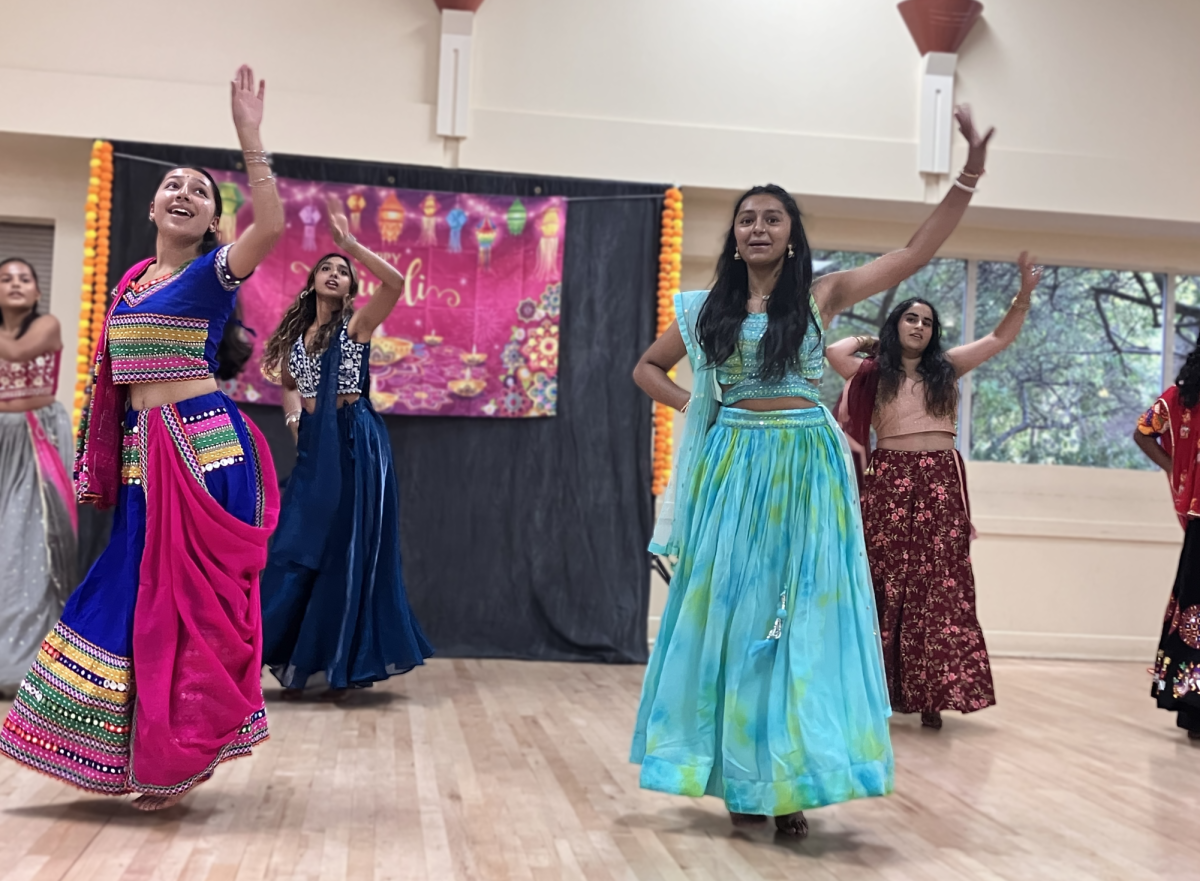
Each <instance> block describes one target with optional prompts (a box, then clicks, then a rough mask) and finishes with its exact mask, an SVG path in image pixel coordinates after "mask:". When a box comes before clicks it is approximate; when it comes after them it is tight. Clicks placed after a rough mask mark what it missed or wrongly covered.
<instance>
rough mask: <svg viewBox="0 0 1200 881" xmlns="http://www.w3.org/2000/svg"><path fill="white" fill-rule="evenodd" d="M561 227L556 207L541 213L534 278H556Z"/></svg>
mask: <svg viewBox="0 0 1200 881" xmlns="http://www.w3.org/2000/svg"><path fill="white" fill-rule="evenodd" d="M561 228H562V215H561V214H559V212H558V209H557V208H550V209H548V210H547V211H546V213H545V214H543V215H542V240H541V241H540V242H538V253H537V266H536V267H535V268H534V270H533V277H534V278H538V279H543V280H547V281H555V280H556V279H557V278H558V231H559V229H561Z"/></svg>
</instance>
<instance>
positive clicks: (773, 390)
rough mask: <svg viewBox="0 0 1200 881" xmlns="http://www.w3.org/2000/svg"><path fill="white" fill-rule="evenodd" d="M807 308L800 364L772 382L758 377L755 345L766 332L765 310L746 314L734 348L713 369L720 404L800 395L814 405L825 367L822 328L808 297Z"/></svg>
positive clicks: (819, 395) (756, 345) (813, 305)
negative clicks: (731, 352) (719, 393)
mask: <svg viewBox="0 0 1200 881" xmlns="http://www.w3.org/2000/svg"><path fill="white" fill-rule="evenodd" d="M809 307H810V309H811V314H810V316H809V320H808V332H807V333H806V334H805V335H804V341H803V342H802V343H801V344H800V364H799V366H798V367H793V368H790V369H789V370H788V371H787V373H785V374H784V376H783V378H782V379H778V380H772V381H766V380H763V379H761V378H759V376H758V365H759V363H760V359H759V355H758V345H759V342H760V341H761V340H762V338H763V334H764V333H766V332H767V316H766V313H751V314H748V315H747V316H746V320H745V321H743V322H742V333H741V337H740V338H739V340H738V345H737V348H736V349H734V351H733V354H732V355H730V356H729V359H728V360H727V361H726V362H725V363H724V364H720V365H718V366H717V368H716V372H717V382H718V383H720V384H721V388H722V390H723V391H722V395H721V403H722V404H724V405H726V406H729V405H732V404H736V403H738V402H739V401H747V400H751V399H753V398H768V399H769V398H804V399H806V400H809V401H812V402H813V403H814V404H819V403H820V402H821V392H820V388H819V383H820V381H821V374H822V373H823V372H824V370H825V329H824V327H823V326H822V324H821V317H820V313H819V312H818V311H817V308H816V306H815V304H814V303H813V302H812V300H811V298H810V299H809Z"/></svg>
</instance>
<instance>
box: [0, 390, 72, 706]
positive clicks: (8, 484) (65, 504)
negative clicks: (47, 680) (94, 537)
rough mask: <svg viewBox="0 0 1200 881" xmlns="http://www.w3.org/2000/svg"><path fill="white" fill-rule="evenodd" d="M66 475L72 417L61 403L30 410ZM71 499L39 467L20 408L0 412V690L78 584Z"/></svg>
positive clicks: (14, 678) (13, 681) (21, 668)
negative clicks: (16, 411)
mask: <svg viewBox="0 0 1200 881" xmlns="http://www.w3.org/2000/svg"><path fill="white" fill-rule="evenodd" d="M33 415H34V416H35V417H36V419H37V421H38V423H39V424H40V425H41V428H42V431H43V432H44V433H45V437H46V440H48V441H49V443H50V444H51V445H52V447H53V448H54V449H55V450H56V451H57V452H58V454H59V456H60V457H61V459H62V463H63V466H64V468H65V469H66V474H67V475H69V474H70V473H71V465H72V462H71V460H72V443H71V419H70V417H69V416H68V415H67V412H66V410H64V409H63V407H62V405H61V404H59V403H54V404H51V405H50V406H48V407H42V408H41V409H40V410H35V411H34V414H33ZM74 503H75V500H74V499H73V498H71V499H65V498H63V495H62V493H61V492H59V490H58V489H57V488H56V487H55V485H54V483H53V482H52V481H51V480H50V479H49V476H47V475H43V474H42V473H41V471H40V470H39V468H38V455H37V449H36V447H35V444H34V438H33V428H32V426H31V425H30V424H29V420H28V418H27V415H26V414H25V413H0V690H4V691H7V692H10V693H11V691H12V689H13V687H14V686H16V685H17V684H18V683H19V682H20V681H21V680H22V679H23V678H24V676H25V673H26V672H27V671H28V670H29V667H30V665H31V664H32V663H33V659H34V657H35V656H36V655H37V652H38V648H39V647H40V646H41V644H42V638H43V637H44V636H45V635H46V634H47V633H49V632H50V631H51V630H52V629H53V628H54V625H55V624H56V623H57V621H58V617H59V615H60V614H61V613H62V608H63V604H64V603H65V602H66V600H67V597H68V596H69V595H70V594H71V591H72V590H74V589H75V583H76V574H75V572H76V561H75V546H76V536H75V529H74V526H73V521H72V517H71V511H72V508H71V507H69V506H73V505H74Z"/></svg>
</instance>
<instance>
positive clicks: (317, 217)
mask: <svg viewBox="0 0 1200 881" xmlns="http://www.w3.org/2000/svg"><path fill="white" fill-rule="evenodd" d="M300 222H301V223H303V224H304V240H303V241H302V242H300V247H301V248H303V249H304V250H305V251H315V250H317V224H318V223H320V222H321V211H320V209H318V208H317V207H316V206H315V205H311V204H310V205H305V206H304V207H303V208H301V209H300Z"/></svg>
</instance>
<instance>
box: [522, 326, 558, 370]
mask: <svg viewBox="0 0 1200 881" xmlns="http://www.w3.org/2000/svg"><path fill="white" fill-rule="evenodd" d="M521 352H522V354H524V355H525V360H526V361H528V362H529V366H530V367H532V368H533V369H534V370H550V371H555V370H557V369H558V325H557V324H555V323H554V322H553V321H548V320H547V321H543V322H542V323H541V326H539V327H535V328H533V329H532V330H530V331H529V337H528V339H526V340H525V345H524V346H523V347H522V348H521Z"/></svg>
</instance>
